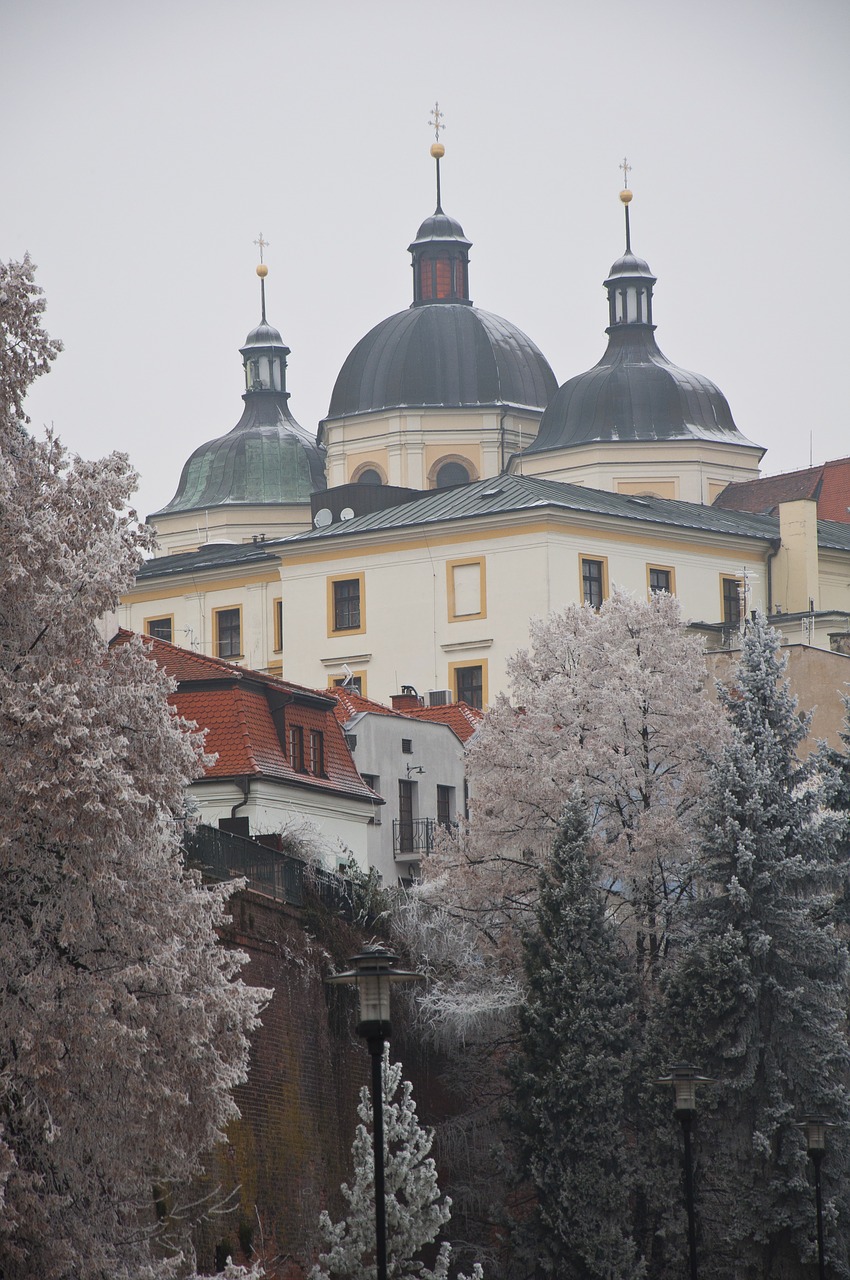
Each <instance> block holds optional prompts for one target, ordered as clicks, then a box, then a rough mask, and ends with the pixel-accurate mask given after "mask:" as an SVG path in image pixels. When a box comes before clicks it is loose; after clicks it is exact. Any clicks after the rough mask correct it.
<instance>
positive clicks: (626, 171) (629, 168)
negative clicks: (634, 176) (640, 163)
mask: <svg viewBox="0 0 850 1280" xmlns="http://www.w3.org/2000/svg"><path fill="white" fill-rule="evenodd" d="M618 168H620V169H622V170H623V186H624V187H625V189H626V191H628V189H629V174H630V173H631V171H632V166H631V165H630V164H629V161H628V158H627V157H626V156H623V163H622V164H621V165H618Z"/></svg>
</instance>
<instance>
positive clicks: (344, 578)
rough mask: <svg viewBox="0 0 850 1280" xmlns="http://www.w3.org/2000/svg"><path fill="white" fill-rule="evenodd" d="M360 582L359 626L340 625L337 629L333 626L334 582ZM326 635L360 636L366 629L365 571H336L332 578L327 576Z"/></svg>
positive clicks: (334, 613)
mask: <svg viewBox="0 0 850 1280" xmlns="http://www.w3.org/2000/svg"><path fill="white" fill-rule="evenodd" d="M354 581H357V582H359V583H360V626H359V627H340V628H339V630H337V628H336V627H335V626H334V622H335V621H336V612H335V610H334V583H336V582H354ZM327 583H328V636H362V635H363V633H364V632H365V630H366V575H365V573H336V574H334V575H333V577H332V578H328V580H327Z"/></svg>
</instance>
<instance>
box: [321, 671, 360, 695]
mask: <svg viewBox="0 0 850 1280" xmlns="http://www.w3.org/2000/svg"><path fill="white" fill-rule="evenodd" d="M351 674H352V675H353V676H354V678H355V679H359V680H360V697H361V698H365V697H368V694H367V693H366V672H365V671H352V673H351ZM344 679H345V674H344V673H343V674H342V675H340V673H339V672H337V673H336V674H334V675H329V676H328V688H329V689H337V688H339V685H338V684H337V680H344ZM356 692H357V690H356V689H355V693H356Z"/></svg>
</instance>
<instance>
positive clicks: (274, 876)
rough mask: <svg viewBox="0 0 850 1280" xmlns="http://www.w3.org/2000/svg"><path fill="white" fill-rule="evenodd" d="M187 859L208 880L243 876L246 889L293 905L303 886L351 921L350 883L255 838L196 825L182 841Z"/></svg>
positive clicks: (301, 901)
mask: <svg viewBox="0 0 850 1280" xmlns="http://www.w3.org/2000/svg"><path fill="white" fill-rule="evenodd" d="M184 848H185V850H186V858H187V861H188V862H190V863H191V864H192V865H193V866H196V867H198V868H199V869H200V871H201V873H202V875H203V876H204V877H205V878H206V879H208V880H234V879H241V878H243V877H244V879H245V880H247V881H248V888H249V889H253V890H254V892H255V893H262V894H265V896H266V897H268V898H274V899H275V900H276V901H278V902H288V903H290V904H291V905H292V906H294V907H301V906H303V905H304V897H305V882H306V881H307V880H308V879H309V882H310V884H311V886H312V888H313V889H314V891H315V893H316V894H317V895H318V897H319V899H320V900H321V901H322V902H323V903H324V905H325V906H326V907H328V908H329V910H331V911H337V912H339V913H340V914H342V915H343V916H345V917H346V918H347V919H352V918H353V912H354V905H353V900H352V892H351V882H350V881H349V880H346V878H345V877H344V876H339V875H336V874H335V873H334V872H333V871H325V870H324V869H322V868H321V867H312V866H309V865H308V864H307V863H306V862H302V861H301V859H300V858H294V857H292V855H291V854H288V853H279V852H278V851H277V850H276V849H268V848H266V847H265V846H264V845H261V844H258V843H257V841H256V840H247V839H245V837H244V836H237V835H232V834H231V833H230V832H229V831H220V830H219V829H218V827H207V826H203V825H199V826H197V827H195V829H194V830H193V831H191V832H190V833H189V834H188V835H187V836H186V838H185V840H184Z"/></svg>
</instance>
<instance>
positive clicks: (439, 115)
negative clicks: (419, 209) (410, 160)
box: [428, 102, 446, 213]
mask: <svg viewBox="0 0 850 1280" xmlns="http://www.w3.org/2000/svg"><path fill="white" fill-rule="evenodd" d="M428 124H429V125H430V127H431V128H432V129H433V130H434V137H435V138H436V139H437V141H436V142H433V143H432V144H431V155H432V156H433V157H434V161H435V163H436V166H437V207H436V209H435V210H434V212H435V213H442V212H443V206H442V203H441V200H440V161H441V160H442V158H443V156H444V155H445V154H446V148H445V147H444V146H443V144H442V142H441V141H440V132H441V130H443V129H445V127H446V126H445V125H444V124H443V112H442V111H441V110H440V104H439V102H435V103H434V106H433V108H432V110H431V115H430V118H429V120H428Z"/></svg>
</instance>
